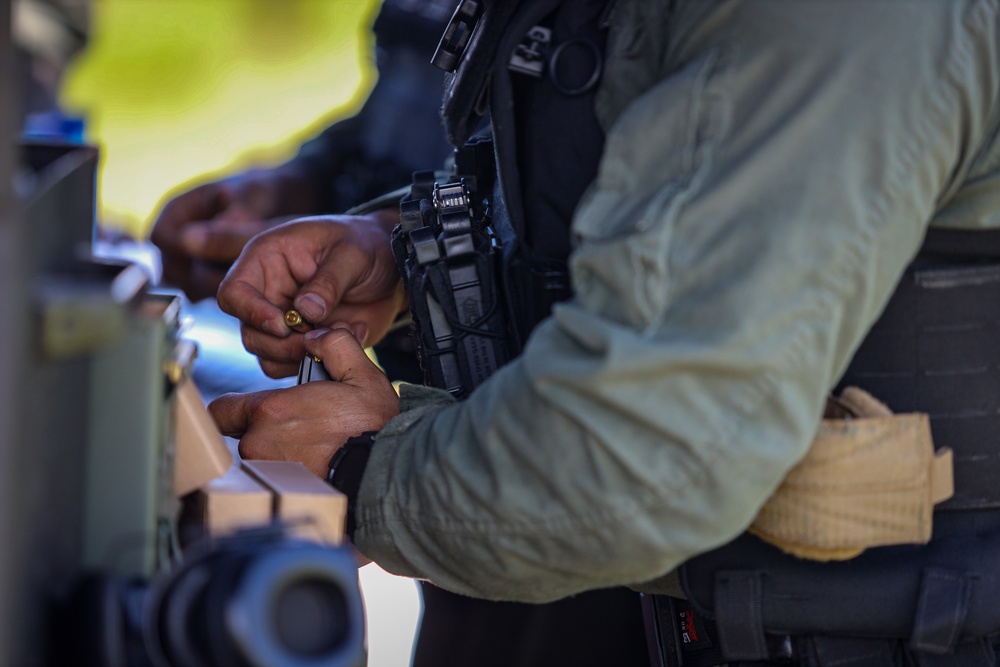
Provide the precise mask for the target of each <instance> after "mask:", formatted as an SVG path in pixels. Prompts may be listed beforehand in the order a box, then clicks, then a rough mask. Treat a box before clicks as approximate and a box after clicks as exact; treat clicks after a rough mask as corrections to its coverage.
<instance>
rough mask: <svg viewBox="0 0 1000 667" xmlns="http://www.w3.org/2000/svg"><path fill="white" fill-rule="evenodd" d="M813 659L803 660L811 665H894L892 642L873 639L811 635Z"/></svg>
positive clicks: (822, 666)
mask: <svg viewBox="0 0 1000 667" xmlns="http://www.w3.org/2000/svg"><path fill="white" fill-rule="evenodd" d="M811 643H812V649H813V654H814V655H813V658H814V660H807V661H804V662H803V663H802V664H803V665H807V664H808V665H810V667H812V666H813V665H815V667H895V664H896V663H895V662H894V661H893V659H892V643H891V642H889V641H883V640H877V639H876V640H873V639H848V638H843V637H823V636H819V635H816V636H813V637H812V638H811Z"/></svg>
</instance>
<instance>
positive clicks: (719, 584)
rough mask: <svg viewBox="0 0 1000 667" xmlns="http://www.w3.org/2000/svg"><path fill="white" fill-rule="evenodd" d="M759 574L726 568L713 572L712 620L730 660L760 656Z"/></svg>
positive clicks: (764, 647) (763, 644) (763, 642)
mask: <svg viewBox="0 0 1000 667" xmlns="http://www.w3.org/2000/svg"><path fill="white" fill-rule="evenodd" d="M762 576H763V575H762V574H761V573H760V572H757V571H753V570H726V571H723V572H718V573H717V574H716V575H715V620H716V623H717V624H718V630H719V644H720V645H721V646H722V653H723V655H725V656H726V657H727V658H728V659H730V660H764V659H766V658H767V657H768V652H767V640H766V639H765V637H764V615H763V610H762V608H761V600H762V597H763V582H762Z"/></svg>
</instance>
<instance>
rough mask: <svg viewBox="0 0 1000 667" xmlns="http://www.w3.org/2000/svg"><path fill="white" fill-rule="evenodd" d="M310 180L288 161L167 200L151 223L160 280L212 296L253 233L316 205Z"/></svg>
mask: <svg viewBox="0 0 1000 667" xmlns="http://www.w3.org/2000/svg"><path fill="white" fill-rule="evenodd" d="M312 189H313V188H312V185H311V183H310V181H309V180H308V179H307V178H306V177H305V176H304V175H303V174H302V173H300V172H299V171H297V170H296V169H295V168H294V167H293V166H291V165H283V166H281V167H277V168H275V169H259V170H253V171H248V172H246V173H244V174H240V175H238V176H234V177H231V178H226V179H223V180H220V181H216V182H213V183H207V184H205V185H201V186H199V187H196V188H194V189H192V190H189V191H187V192H184V193H182V194H180V195H178V196H176V197H174V198H173V199H171V200H170V201H169V202H167V204H166V205H165V206H164V207H163V209H162V210H161V212H160V215H159V217H158V218H157V220H156V222H155V223H154V225H153V231H152V233H151V235H150V240H151V241H152V242H153V243H154V244H155V245H156V246H157V247H158V248H159V249H160V256H161V259H162V264H163V281H164V282H165V283H168V284H171V285H175V286H177V287H179V288H181V289H182V290H184V292H185V293H186V294H187V295H188V297H189V298H190V299H192V300H193V301H197V300H199V299H202V298H205V297H208V296H214V295H215V293H216V291H217V290H218V288H219V283H221V282H222V279H223V278H224V277H225V275H226V271H227V270H228V269H229V266H230V265H231V264H232V263H233V262H234V261H235V260H236V258H237V257H239V255H240V253H241V252H242V251H243V247H244V246H245V245H246V244H247V242H248V241H249V240H250V239H251V238H253V237H254V236H255V235H256V234H259V233H260V232H262V231H264V230H266V229H270V228H271V227H274V226H276V225H278V224H281V223H282V222H285V221H287V220H290V219H291V218H293V217H297V216H300V215H304V214H307V213H312V212H314V211H315V210H316V205H317V202H316V196H315V193H313V192H312Z"/></svg>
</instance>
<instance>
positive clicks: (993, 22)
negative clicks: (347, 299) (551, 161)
mask: <svg viewBox="0 0 1000 667" xmlns="http://www.w3.org/2000/svg"><path fill="white" fill-rule="evenodd" d="M671 4H674V5H676V7H675V9H674V10H673V14H670V13H669V11H668V6H669V5H671ZM609 40H610V47H609V54H608V58H607V66H606V70H605V73H604V76H603V79H602V84H601V85H602V88H601V90H600V94H599V96H598V102H597V110H598V114H599V117H600V119H601V121H602V123H603V124H604V127H605V129H606V131H607V143H606V146H605V151H604V155H603V158H602V161H601V164H600V170H599V173H598V176H597V178H596V180H595V182H594V183H593V184H592V185H591V187H590V189H589V190H588V192H587V193H586V194H585V196H584V197H583V199H582V200H581V202H580V203H579V206H578V208H577V211H576V215H575V218H574V221H573V232H574V239H575V250H574V252H573V254H572V256H571V259H570V262H571V272H572V280H573V285H574V288H575V292H576V296H575V298H574V299H573V300H572V301H570V302H568V303H565V304H563V305H560V306H558V307H557V308H556V309H555V312H554V314H553V315H552V316H551V317H550V318H548V319H547V320H545V321H544V322H543V323H542V324H541V325H540V326H539V327H538V328H537V329H536V331H535V332H534V334H533V335H532V337H531V339H530V340H529V341H528V344H527V347H526V349H525V351H524V354H523V355H522V356H521V357H520V358H519V359H517V360H516V361H514V362H513V363H511V364H509V365H508V366H506V367H504V368H503V369H501V371H500V372H499V373H498V374H497V375H496V376H494V377H493V378H491V379H490V381H488V382H487V383H486V384H484V385H483V386H481V387H480V388H479V389H478V390H476V391H475V392H474V393H473V395H472V396H471V397H470V398H469V399H468V400H466V401H464V402H462V403H453V402H451V401H450V399H449V398H448V397H447V396H445V395H443V394H442V393H440V392H435V391H433V390H428V389H420V388H408V389H407V390H404V391H403V394H402V400H401V405H402V407H403V409H404V413H403V414H401V415H400V416H399V417H398V418H396V419H395V420H393V421H392V422H391V423H390V424H389V425H388V426H387V427H386V428H385V429H384V430H383V431H382V433H381V434H380V435H379V436H378V438H377V440H376V443H375V447H374V451H373V454H372V458H371V460H370V463H369V467H368V469H367V472H366V474H365V476H364V479H363V483H362V486H361V491H360V497H359V504H358V512H357V519H358V528H357V531H356V534H355V541H356V544H357V546H358V547H359V549H360V550H361V551H362V552H363V553H365V554H367V555H368V556H370V557H371V558H373V559H374V560H375V561H376V562H378V563H379V564H380V565H381V566H383V567H384V568H386V569H387V570H389V571H391V572H396V573H399V574H403V575H409V576H415V577H421V578H427V579H430V580H432V581H434V582H435V583H437V584H439V585H441V586H442V587H444V588H448V589H451V590H453V591H457V592H460V593H465V594H469V595H474V596H479V597H486V598H493V599H506V600H522V601H536V602H541V601H547V600H552V599H555V598H559V597H562V596H566V595H569V594H572V593H575V592H578V591H581V590H585V589H591V588H599V587H606V586H612V585H619V584H635V583H636V582H647V581H650V580H653V579H656V578H657V577H661V576H663V575H664V574H665V573H667V572H668V571H670V570H671V569H673V568H675V567H676V566H677V565H678V564H679V563H682V562H683V561H684V560H685V559H687V558H689V557H691V556H692V555H695V554H698V553H701V552H704V551H706V550H709V549H712V548H713V547H715V546H718V545H720V544H723V543H725V542H727V541H728V540H730V539H731V538H733V537H734V536H736V535H737V534H739V533H740V532H741V531H743V530H744V529H745V528H746V527H747V525H748V524H749V523H750V522H751V521H752V520H753V518H754V515H755V513H756V512H757V511H758V509H759V508H760V506H761V505H762V504H763V503H764V501H765V500H766V499H767V498H768V496H769V495H770V494H771V493H772V491H773V490H774V489H775V487H776V486H777V485H778V483H779V482H780V481H781V479H782V477H783V475H784V474H785V473H786V471H787V470H788V469H789V468H790V467H791V466H792V465H794V464H795V462H796V461H798V460H799V459H800V458H801V457H802V456H803V454H804V453H805V451H806V450H807V448H808V446H809V443H810V441H811V440H812V437H813V435H814V433H815V431H816V428H817V423H818V420H819V417H820V414H821V412H822V407H823V403H824V397H825V395H826V394H827V392H828V391H829V389H830V387H831V386H832V385H833V384H834V383H835V381H836V380H837V378H838V377H839V375H840V374H841V373H842V372H843V370H844V369H845V367H846V365H847V363H848V361H849V360H850V357H851V355H852V351H853V350H854V349H855V348H856V347H857V345H858V344H859V343H860V341H861V340H862V338H863V337H864V336H865V332H866V331H867V330H868V328H869V327H870V325H871V324H872V323H873V321H874V320H875V319H876V318H877V316H878V315H879V313H880V311H881V309H882V308H883V306H884V304H885V303H886V301H887V299H888V298H889V296H890V294H891V293H892V291H893V288H894V286H895V284H896V282H897V281H898V279H899V277H900V275H901V274H902V272H903V270H904V268H905V267H906V265H907V264H908V263H909V261H910V260H911V258H912V257H913V256H914V254H915V252H916V251H917V249H918V248H919V246H920V244H921V240H922V237H923V234H924V232H925V229H926V228H927V226H928V225H929V224H930V225H938V226H952V227H972V228H976V227H981V228H986V227H997V226H1000V140H998V137H997V132H998V122H1000V104H998V103H1000V92H998V91H1000V6H998V0H857V1H845V0H794V1H793V0H729V1H727V2H723V1H721V0H720V1H718V2H714V1H713V2H709V1H706V0H676V1H675V2H673V3H671V2H667V1H665V0H660V1H654V0H619V2H617V4H616V6H615V8H614V11H613V13H612V28H611V33H610V36H609ZM890 407H891V406H890Z"/></svg>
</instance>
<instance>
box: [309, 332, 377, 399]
mask: <svg viewBox="0 0 1000 667" xmlns="http://www.w3.org/2000/svg"><path fill="white" fill-rule="evenodd" d="M334 326H335V327H338V328H334V329H314V330H312V331H309V332H307V333H306V334H305V336H304V341H305V346H306V351H307V352H309V354H311V355H313V356H315V357H319V358H320V359H322V360H323V367H324V368H326V371H327V373H329V374H330V379H332V380H336V381H337V382H343V383H344V384H350V385H365V384H368V383H370V382H372V381H374V380H379V381H382V378H383V377H384V373H382V370H381V369H380V368H379V367H378V366H376V365H375V364H374V363H373V362H372V360H371V359H370V358H369V357H368V355H367V354H366V353H365V349H364V348H363V347H362V346H361V343H360V342H359V341H358V339H357V338H356V337H355V334H353V333H352V332H351V330H350V329H348V328H347V325H346V324H337V325H334Z"/></svg>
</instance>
